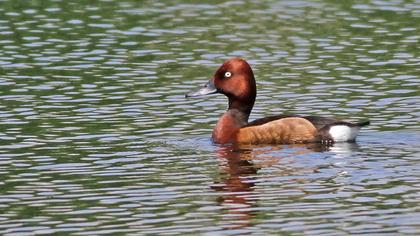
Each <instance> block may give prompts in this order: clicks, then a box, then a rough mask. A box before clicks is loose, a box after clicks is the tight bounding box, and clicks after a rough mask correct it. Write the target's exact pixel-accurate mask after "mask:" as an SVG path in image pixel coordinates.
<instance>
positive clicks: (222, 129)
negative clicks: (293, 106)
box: [186, 58, 369, 144]
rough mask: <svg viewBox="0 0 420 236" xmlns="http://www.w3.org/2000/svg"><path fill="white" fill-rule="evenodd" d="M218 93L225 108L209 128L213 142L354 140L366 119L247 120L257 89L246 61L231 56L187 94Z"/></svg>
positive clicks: (286, 117) (280, 117)
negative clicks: (362, 120) (223, 96)
mask: <svg viewBox="0 0 420 236" xmlns="http://www.w3.org/2000/svg"><path fill="white" fill-rule="evenodd" d="M213 93H221V94H224V95H225V96H227V97H228V99H229V106H228V110H227V111H226V112H225V113H224V114H223V115H222V117H220V119H219V121H218V122H217V124H216V126H215V128H214V129H213V134H212V139H213V141H214V142H215V143H221V144H224V143H245V144H264V143H265V144H273V143H278V144H291V143H311V142H323V143H324V142H326V143H332V142H335V141H340V142H341V141H354V140H355V137H356V135H357V132H358V131H359V129H360V127H362V126H365V125H367V124H369V122H368V121H367V122H360V123H355V124H354V123H349V122H345V121H341V120H337V119H334V118H327V117H319V116H298V115H277V116H271V117H266V118H262V119H258V120H255V121H252V122H248V118H249V115H250V113H251V110H252V108H253V106H254V102H255V98H256V95H257V89H256V84H255V78H254V73H253V72H252V69H251V67H250V66H249V64H248V63H247V62H246V61H245V60H243V59H240V58H232V59H230V60H228V61H226V62H225V63H223V65H222V66H221V67H220V68H219V69H218V70H217V71H216V73H215V75H214V77H213V78H212V79H211V80H210V81H209V82H208V83H207V84H206V85H205V86H204V87H203V88H202V89H200V90H198V91H197V92H193V93H190V94H187V95H186V97H195V96H201V95H207V94H213Z"/></svg>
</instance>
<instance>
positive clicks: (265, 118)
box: [244, 114, 299, 127]
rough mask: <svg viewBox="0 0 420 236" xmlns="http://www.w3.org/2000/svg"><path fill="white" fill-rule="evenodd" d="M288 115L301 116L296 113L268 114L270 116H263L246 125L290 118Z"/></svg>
mask: <svg viewBox="0 0 420 236" xmlns="http://www.w3.org/2000/svg"><path fill="white" fill-rule="evenodd" d="M288 117H299V116H298V115H294V114H282V115H275V116H268V117H264V118H261V119H256V120H253V121H251V122H249V123H248V124H247V125H246V126H244V127H250V126H257V125H263V124H265V123H268V122H271V121H275V120H280V119H283V118H288Z"/></svg>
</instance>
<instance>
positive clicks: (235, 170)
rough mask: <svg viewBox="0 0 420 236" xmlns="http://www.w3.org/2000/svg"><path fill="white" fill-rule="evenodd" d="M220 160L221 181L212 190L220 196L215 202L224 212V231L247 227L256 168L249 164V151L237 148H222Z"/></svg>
mask: <svg viewBox="0 0 420 236" xmlns="http://www.w3.org/2000/svg"><path fill="white" fill-rule="evenodd" d="M217 155H218V156H219V157H220V169H221V172H222V179H221V181H220V182H216V183H215V184H214V185H213V186H212V188H213V189H215V190H216V191H220V192H222V193H223V194H221V196H220V197H219V198H218V202H219V204H220V205H221V206H223V208H224V210H225V211H226V212H225V213H224V214H223V218H225V219H224V221H226V223H228V224H229V226H227V228H230V229H235V228H242V227H245V226H248V225H250V221H251V219H252V217H253V215H254V212H253V211H252V210H251V209H253V208H255V206H254V205H255V204H256V201H255V200H253V199H251V196H252V195H251V193H252V191H253V190H254V185H255V180H256V173H257V168H256V167H255V165H254V163H253V162H252V151H251V150H243V149H239V148H237V147H223V148H220V149H219V150H217Z"/></svg>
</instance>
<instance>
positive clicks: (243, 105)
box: [185, 58, 257, 113]
mask: <svg viewBox="0 0 420 236" xmlns="http://www.w3.org/2000/svg"><path fill="white" fill-rule="evenodd" d="M215 93H221V94H224V95H225V96H227V97H228V98H229V109H238V110H240V111H244V112H247V113H250V112H251V109H252V107H253V106H254V102H255V97H256V95H257V89H256V84H255V78H254V73H253V72H252V69H251V66H250V65H249V64H248V63H247V62H246V61H245V60H243V59H241V58H232V59H229V60H227V61H225V62H224V63H223V65H222V66H220V67H219V69H217V71H216V73H215V74H214V76H213V78H212V79H210V80H209V81H208V82H207V83H206V84H205V85H204V87H203V88H201V89H199V90H198V91H195V92H192V93H189V94H186V95H185V97H198V96H204V95H209V94H215Z"/></svg>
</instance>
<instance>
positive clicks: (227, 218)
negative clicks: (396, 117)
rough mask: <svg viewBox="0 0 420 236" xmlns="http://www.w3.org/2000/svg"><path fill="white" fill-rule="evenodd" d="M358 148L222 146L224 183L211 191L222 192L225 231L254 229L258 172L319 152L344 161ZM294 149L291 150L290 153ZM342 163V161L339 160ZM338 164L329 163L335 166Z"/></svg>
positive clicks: (288, 171)
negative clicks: (287, 159)
mask: <svg viewBox="0 0 420 236" xmlns="http://www.w3.org/2000/svg"><path fill="white" fill-rule="evenodd" d="M358 149H359V147H358V145H357V143H336V144H334V145H331V146H327V145H323V144H294V145H288V146H284V145H281V146H270V147H264V146H240V147H238V146H223V147H219V149H217V150H216V155H217V156H218V157H219V158H220V164H219V167H220V172H221V176H222V180H220V181H216V182H215V184H214V185H212V186H211V188H212V189H214V190H216V191H218V192H220V193H221V195H220V196H219V198H218V203H219V204H220V205H221V206H222V207H223V209H224V210H225V212H224V213H223V214H222V218H223V222H224V224H225V226H224V228H225V229H241V228H245V227H247V226H251V225H252V222H253V218H255V216H256V215H258V210H256V208H257V207H258V197H257V196H255V194H254V189H255V185H256V184H257V182H258V178H257V177H258V175H257V172H258V171H259V170H261V169H262V168H269V167H273V166H274V167H275V166H276V165H278V164H279V163H281V162H282V161H283V160H284V159H285V158H293V157H298V156H305V155H310V154H314V153H317V152H319V153H320V152H326V151H329V152H331V153H333V154H334V156H335V157H337V158H339V159H341V158H346V157H349V156H351V153H352V152H355V151H357V150H358ZM291 150H292V151H291ZM340 161H341V160H340ZM334 164H337V163H330V165H334ZM278 168H279V170H280V173H279V172H276V175H277V176H291V175H296V174H303V175H305V174H309V173H315V172H317V171H318V168H325V165H320V166H311V165H309V166H300V167H293V165H290V163H289V165H287V166H285V167H284V168H282V167H281V166H278ZM295 181H296V182H299V183H305V182H307V181H308V180H307V179H305V178H299V179H295Z"/></svg>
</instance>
